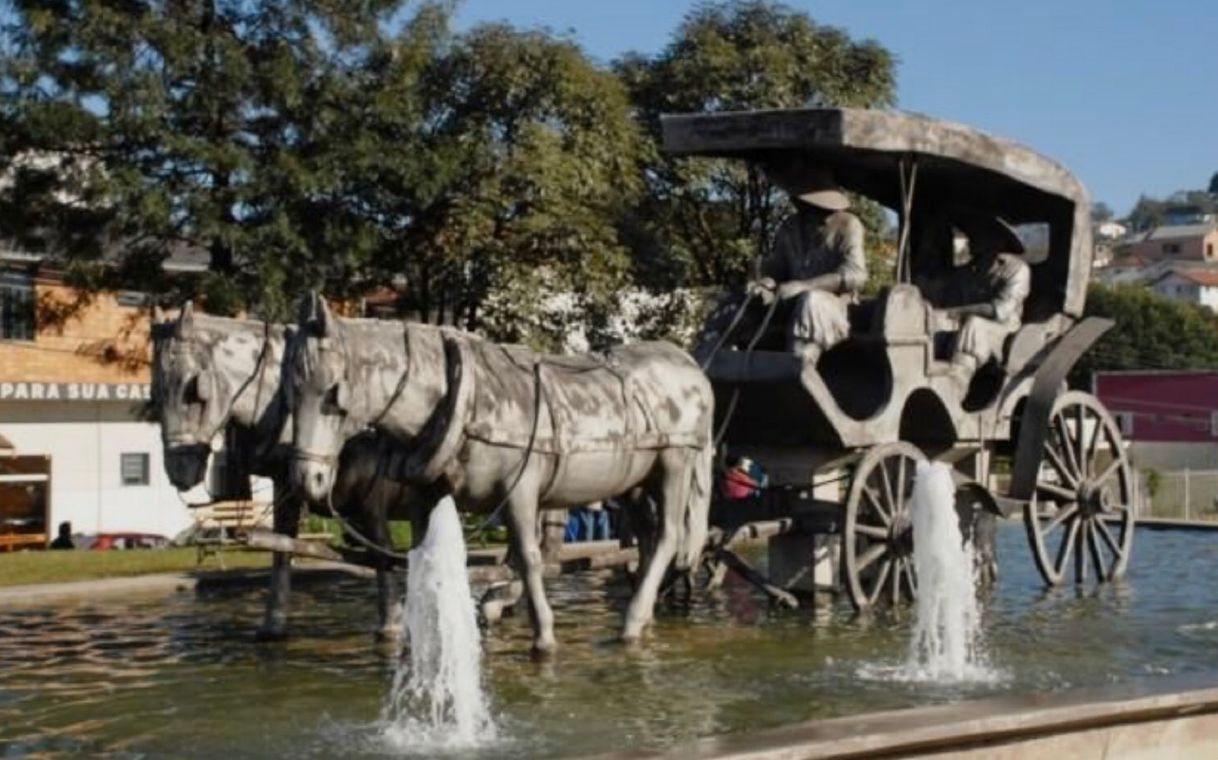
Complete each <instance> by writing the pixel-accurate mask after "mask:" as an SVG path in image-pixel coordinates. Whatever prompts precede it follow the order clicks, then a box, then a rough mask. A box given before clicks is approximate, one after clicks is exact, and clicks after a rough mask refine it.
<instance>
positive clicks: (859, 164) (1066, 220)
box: [662, 108, 1091, 316]
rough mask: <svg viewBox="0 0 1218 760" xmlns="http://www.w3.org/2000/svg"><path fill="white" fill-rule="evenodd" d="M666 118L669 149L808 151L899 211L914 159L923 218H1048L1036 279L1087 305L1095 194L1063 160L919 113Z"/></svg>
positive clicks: (1071, 302)
mask: <svg viewBox="0 0 1218 760" xmlns="http://www.w3.org/2000/svg"><path fill="white" fill-rule="evenodd" d="M662 124H663V139H664V149H665V150H666V151H667V152H669V153H672V154H675V155H704V156H720V157H727V158H742V159H746V160H750V161H758V162H761V163H763V164H764V163H768V162H774V161H789V160H790V159H791V158H793V157H794V156H801V157H803V158H806V159H807V160H808V162H809V163H812V164H816V165H819V166H827V167H829V168H831V169H832V170H833V172H834V175H835V176H836V179H837V181H838V183H839V184H841V186H842V187H843V188H845V189H847V190H850V191H853V192H856V193H859V194H860V195H863V196H866V197H868V198H871V199H873V200H875V201H878V202H880V203H882V204H884V205H885V206H888V207H889V208H893V209H900V208H901V206H902V203H901V199H902V190H901V188H902V180H901V174H902V169H903V168H904V171H905V172H906V176H907V177H908V176H909V173H910V172H911V169H912V167H913V166H914V165H915V164H916V166H917V177H916V181H915V185H914V194H913V195H914V216H915V218H916V217H918V216H919V215H921V214H923V213H926V212H929V213H944V214H949V215H950V214H956V213H960V214H986V215H994V216H1000V217H1002V218H1004V219H1006V220H1007V221H1009V222H1011V223H1014V224H1021V223H1034V222H1035V223H1048V224H1049V225H1050V234H1051V240H1050V248H1049V258H1048V259H1047V260H1046V261H1044V262H1043V263H1042V264H1040V265H1038V266H1037V267H1036V269H1037V270H1040V271H1039V272H1037V274H1038V275H1039V276H1037V277H1036V278H1035V279H1036V280H1037V281H1039V282H1038V283H1037V285H1039V286H1040V287H1041V288H1042V289H1052V290H1055V291H1057V295H1058V298H1055V299H1054V300H1057V301H1058V303H1059V308H1061V309H1062V310H1063V311H1065V312H1066V313H1068V314H1072V315H1075V316H1079V315H1081V313H1082V309H1083V304H1084V299H1085V297H1086V287H1087V278H1088V276H1089V274H1090V270H1091V230H1090V221H1089V220H1090V205H1089V202H1088V199H1087V192H1086V190H1085V189H1084V188H1083V185H1082V183H1080V182H1079V181H1078V179H1077V178H1075V176H1074V175H1073V174H1071V173H1070V172H1069V171H1068V170H1066V169H1065V168H1064V167H1063V166H1062V165H1061V164H1058V163H1057V162H1056V161H1052V160H1050V159H1048V158H1046V157H1045V156H1042V155H1040V154H1039V153H1036V152H1035V151H1033V150H1031V149H1029V148H1027V147H1025V146H1023V145H1020V144H1018V143H1014V142H1011V141H1009V140H1004V139H1002V138H998V137H994V136H992V135H988V134H986V133H985V132H982V131H980V130H976V129H973V128H971V127H966V126H964V125H961V124H955V123H952V122H946V121H939V120H937V119H932V118H929V117H926V116H922V115H920V114H913V113H906V112H902V111H881V110H869V109H855V108H804V109H783V110H767V111H740V112H725V113H711V114H682V115H669V116H664V117H663V121H662ZM1034 287H1036V285H1034ZM1058 299H1060V300H1058Z"/></svg>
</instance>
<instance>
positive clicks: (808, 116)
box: [663, 108, 1133, 607]
mask: <svg viewBox="0 0 1218 760" xmlns="http://www.w3.org/2000/svg"><path fill="white" fill-rule="evenodd" d="M663 137H664V147H665V149H666V150H667V151H668V152H670V153H673V154H676V155H700V156H713V157H720V158H734V159H740V160H744V161H750V162H758V163H760V164H762V165H766V164H770V163H774V162H783V163H787V164H791V163H793V162H794V161H795V160H798V161H800V162H802V163H803V164H805V165H809V166H818V167H827V168H829V169H830V170H832V172H833V174H834V176H835V178H836V180H837V182H838V184H839V185H841V187H842V188H843V189H845V190H848V191H851V192H853V193H856V194H858V195H861V196H864V197H866V198H869V199H871V200H874V201H877V202H878V203H880V204H882V205H884V206H886V207H887V208H889V209H891V210H893V211H895V212H896V213H897V215H898V217H899V218H900V222H901V229H900V237H899V243H898V250H897V257H896V262H895V269H896V277H895V278H894V280H895V282H894V284H893V285H891V286H890V287H887V288H885V289H884V290H883V291H882V292H881V293H880V294H879V295H878V296H876V297H875V298H872V299H864V300H862V301H860V302H859V303H856V304H853V305H852V306H851V307H850V321H851V334H850V337H849V338H848V339H847V340H845V341H844V342H842V343H840V344H838V345H836V346H834V347H833V348H832V349H830V350H829V351H827V352H825V353H824V354H823V355H822V356H821V357H820V358H819V361H817V362H816V363H815V364H811V363H805V362H804V361H803V360H802V359H801V358H800V357H799V356H796V355H794V354H792V353H789V352H787V351H785V350H782V346H781V344H780V343H779V344H778V345H775V344H773V343H770V344H767V343H766V342H765V340H760V341H758V340H755V341H752V342H751V343H750V345H752V346H754V348H753V349H751V350H721V351H718V352H716V353H715V354H714V356H712V357H710V359H709V363H708V365H707V367H706V372H707V375H708V376H709V378H710V379H711V381H712V384H713V386H714V388H715V392H716V406H717V412H716V415H717V418H718V419H717V421H716V429H717V430H719V431H721V435H722V441H723V443H724V445H725V446H726V449H727V450H729V451H731V452H733V453H736V454H746V455H747V456H748V457H749V458H750V459H753V460H754V461H757V462H759V463H760V464H761V465H762V466H763V467H764V468H765V470H766V471H767V473H768V476H769V488H768V494H767V508H768V513H769V515H770V516H774V515H786V516H794V517H796V518H799V517H801V516H804V517H806V518H807V519H808V520H809V521H810V522H811V524H812V529H815V530H826V529H828V530H832V531H837V532H840V533H843V534H846V535H845V536H844V541H843V543H844V547H843V552H842V554H843V557H844V559H843V563H844V566H843V576H844V578H843V585H845V586H847V588H848V589H849V590H850V592H851V598H852V600H853V601H855V603H856V604H857V605H858V606H860V607H864V606H869V604H871V603H874V602H875V601H876V599H878V598H880V597H887V596H888V594H887V592H888V590H889V589H888V586H892V592H893V595H894V597H899V596H900V595H901V594H908V595H912V594H913V591H914V589H913V586H914V583H913V579H912V577H911V578H910V579H909V580H908V582H907V585H908V586H909V588H908V589H905V588H904V587H903V586H902V584H903V583H906V582H905V581H900V580H897V581H893V580H891V578H896V577H897V576H896V572H897V570H896V569H890V572H889V573H887V574H886V575H885V576H884V578H882V579H880V585H882V586H884V587H885V588H884V589H883V590H882V591H883V593H881V594H880V596H879V597H877V596H876V593H875V592H876V589H874V588H871V587H870V586H869V585H868V582H867V581H868V580H871V581H873V582H874V581H875V580H876V578H874V577H872V578H870V579H868V578H866V577H862V578H860V577H858V576H859V575H860V574H862V575H866V573H865V572H861V571H860V570H859V568H858V567H857V558H858V557H859V556H860V555H862V556H865V557H870V558H872V560H873V562H874V560H875V556H876V554H875V553H876V551H878V549H875V548H873V547H876V546H877V542H879V541H881V538H880V537H879V531H878V530H876V531H874V532H875V534H876V535H873V536H861V535H852V531H855V530H856V529H857V526H858V525H864V526H867V525H873V523H874V525H873V527H879V526H880V524H881V523H883V522H884V521H883V520H881V519H880V517H881V516H880V515H878V514H875V515H872V517H873V518H875V519H874V520H873V521H872V523H869V522H867V521H868V519H871V518H868V516H867V515H866V514H865V513H866V512H867V511H868V504H867V502H869V501H873V500H874V499H872V498H871V497H870V496H869V495H868V493H867V491H868V490H869V489H870V488H871V487H870V486H867V485H866V483H865V482H863V483H862V484H861V485H860V484H859V482H860V479H862V480H863V481H866V479H867V478H868V477H871V476H875V477H882V478H884V479H886V480H892V479H899V480H900V481H901V484H899V485H897V486H895V487H894V488H892V489H890V490H893V491H894V492H895V493H893V494H892V498H893V500H894V501H901V502H902V503H901V504H899V505H898V504H896V503H893V504H889V505H887V508H888V509H889V511H899V510H900V509H902V508H905V504H904V496H905V493H906V492H907V490H908V488H909V485H910V483H909V481H911V480H912V466H911V463H912V461H916V460H919V459H922V458H932V459H939V460H943V461H947V462H949V463H951V464H952V465H953V466H954V469H955V474H956V477H957V481H958V483H959V484H960V486H961V491H960V495H958V500H957V501H958V504H957V508H958V510H959V511H960V512H961V515H962V527H964V529H965V530H966V532H967V531H969V530H971V527H972V525H973V523H974V522H975V520H976V519H977V518H978V516H979V515H982V514H985V513H993V514H1004V515H1005V514H1010V513H1012V512H1014V511H1016V510H1020V509H1022V510H1023V511H1024V516H1025V521H1026V522H1027V524H1028V532H1029V539H1030V541H1031V542H1032V546H1033V550H1034V556H1035V557H1036V559H1037V564H1038V567H1040V569H1041V571H1042V574H1044V576H1045V578H1046V580H1047V581H1049V582H1051V583H1057V582H1060V581H1061V580H1062V579H1063V578H1064V577H1066V575H1067V574H1068V573H1067V572H1066V570H1068V569H1069V568H1068V567H1066V565H1068V564H1069V562H1070V560H1071V559H1073V561H1074V563H1075V570H1076V573H1075V576H1076V577H1084V576H1085V573H1086V571H1087V570H1088V569H1090V570H1091V571H1092V572H1093V573H1094V574H1095V576H1096V577H1098V578H1101V579H1110V578H1113V577H1116V576H1117V575H1120V574H1121V572H1123V570H1124V567H1125V563H1126V561H1127V559H1128V554H1129V548H1130V540H1131V539H1132V512H1133V504H1132V500H1133V494H1132V493H1131V473H1130V469H1129V464H1128V460H1127V459H1126V458H1125V454H1124V447H1123V443H1122V442H1121V440H1120V432H1119V429H1118V428H1117V427H1116V425H1115V423H1114V422H1113V420H1112V419H1111V417H1110V416H1109V415H1108V414H1107V412H1106V411H1105V410H1104V409H1103V407H1102V405H1100V404H1099V402H1098V401H1097V400H1095V399H1094V398H1092V397H1091V396H1089V395H1087V394H1080V393H1079V392H1070V393H1065V392H1064V387H1065V379H1066V375H1067V373H1068V372H1069V370H1070V369H1071V368H1072V367H1073V365H1074V363H1075V362H1076V361H1077V360H1078V358H1079V357H1080V356H1081V355H1082V354H1083V353H1084V352H1085V351H1086V349H1087V348H1088V347H1089V346H1090V345H1091V344H1092V343H1093V342H1094V341H1095V340H1096V339H1097V338H1098V337H1099V336H1100V335H1102V334H1103V332H1104V331H1105V330H1106V329H1107V328H1108V327H1109V326H1110V324H1109V323H1107V322H1105V321H1103V320H1098V319H1095V318H1084V316H1083V308H1084V304H1085V298H1086V289H1087V283H1088V279H1089V275H1090V269H1091V254H1092V246H1091V228H1090V205H1089V201H1088V198H1087V194H1086V191H1085V190H1084V188H1083V186H1082V185H1081V183H1079V181H1078V180H1077V179H1076V178H1075V177H1074V176H1073V175H1072V174H1071V173H1070V172H1068V171H1067V170H1066V169H1064V168H1063V167H1062V166H1060V165H1059V164H1057V163H1056V162H1053V161H1051V160H1049V159H1047V158H1045V157H1043V156H1041V155H1039V154H1037V153H1035V152H1033V151H1032V150H1030V149H1028V148H1026V147H1024V146H1022V145H1018V144H1016V143H1013V142H1009V141H1006V140H1002V139H999V138H995V137H993V136H990V135H987V134H985V133H983V132H980V131H978V130H975V129H971V128H969V127H966V126H962V125H959V124H954V123H950V122H943V121H938V120H934V119H930V118H928V117H925V116H920V115H915V114H909V113H903V112H897V111H875V110H865V109H829V108H814V109H793V110H769V111H754V112H738V113H716V114H696V115H678V116H668V117H665V118H664V120H663ZM977 215H988V216H993V217H1000V218H1002V219H1004V220H1006V221H1007V222H1009V223H1011V224H1013V225H1022V226H1024V229H1031V230H1033V231H1035V232H1038V233H1040V235H1039V237H1040V242H1041V243H1042V246H1040V247H1041V248H1042V250H1039V251H1030V253H1029V256H1028V257H1027V259H1026V260H1027V261H1028V263H1029V265H1030V273H1031V285H1030V293H1029V295H1028V297H1027V299H1026V301H1025V302H1024V307H1023V313H1022V320H1021V326H1020V327H1019V328H1018V330H1016V331H1014V332H1013V333H1011V334H1010V335H1008V336H1007V337H1006V340H1005V342H1004V344H1003V346H1002V349H1001V351H1000V352H998V353H999V355H998V356H997V357H996V358H995V359H993V360H991V361H990V363H988V364H986V365H983V366H982V367H980V368H979V370H978V372H977V373H976V375H975V376H974V377H973V379H972V382H971V383H970V384H969V386H968V388H967V391H963V390H962V389H961V388H960V386H959V385H958V384H954V383H952V382H951V379H950V377H949V376H948V373H949V367H950V353H951V349H952V341H953V339H954V337H955V336H956V335H957V334H958V332H959V328H960V325H959V323H958V322H957V321H956V319H955V317H953V316H951V315H950V314H949V313H948V312H946V311H945V310H944V309H942V308H938V307H936V305H934V304H933V303H932V302H931V301H929V300H928V299H927V298H926V297H924V296H923V294H922V292H921V290H920V289H919V287H917V286H916V285H915V284H913V283H914V282H916V281H918V280H919V279H920V275H923V274H925V273H929V272H934V271H946V272H950V271H951V270H952V267H953V266H954V265H955V262H953V261H952V260H951V259H952V250H951V248H950V246H946V247H945V246H941V245H936V242H937V241H941V240H942V235H941V234H939V233H940V231H941V229H942V228H943V226H944V225H951V224H954V223H955V220H956V219H958V218H963V217H967V216H974V217H975V216H977ZM758 337H763V336H758ZM995 456H998V457H1001V458H1004V459H1007V460H1008V461H1009V464H1010V467H1011V473H1010V477H1009V478H1004V479H1003V482H1002V483H1001V484H1000V485H999V484H998V483H997V481H996V479H994V478H992V477H991V470H992V466H993V463H994V459H995ZM1083 460H1087V461H1085V462H1084V461H1083ZM1113 463H1115V464H1113ZM1110 467H1115V468H1116V469H1115V470H1110ZM877 468H878V469H877ZM887 468H892V471H891V472H888V469H887ZM1093 470H1094V472H1092V471H1093ZM839 473H845V476H844V477H843V476H841V475H839ZM1114 473H1115V475H1114ZM1101 474H1103V475H1104V480H1103V481H1102V482H1101V481H1099V480H1098V479H1099V477H1100V475H1101ZM818 481H820V482H828V483H836V484H837V486H836V488H832V489H828V490H826V489H823V488H818V487H817V484H818ZM877 483H878V481H877ZM875 487H876V489H878V490H879V491H880V492H882V491H883V489H882V488H880V487H879V485H876V486H875ZM877 509H880V510H881V511H882V510H883V509H884V507H883V506H881V507H877ZM716 514H718V515H719V516H720V518H721V519H722V520H724V521H726V522H728V523H738V522H740V520H741V519H744V518H742V517H741V516H740V515H739V514H738V513H733V510H732V509H730V505H726V506H725V505H721V508H719V509H717V510H716ZM1058 516H1063V517H1062V518H1061V519H1060V520H1058V521H1057V522H1056V523H1054V522H1053V520H1054V518H1056V517H1058ZM888 518H889V519H888V521H887V524H885V525H883V526H882V527H884V528H885V529H886V530H888V532H889V533H890V534H892V535H890V536H889V538H888V539H886V540H887V542H888V544H889V545H890V549H892V550H893V552H896V549H897V548H898V545H899V546H908V540H907V538H908V536H898V535H896V533H897V532H898V528H900V529H902V530H907V529H908V526H907V525H904V524H902V525H899V526H894V525H893V523H898V522H901V521H898V520H895V519H892V518H893V515H888ZM1097 523H1099V524H1098V526H1097ZM1046 526H1051V527H1050V529H1049V530H1048V531H1047V532H1046V531H1045V530H1044V528H1045V527H1046ZM1114 526H1115V529H1113V530H1110V528H1113V527H1114ZM1053 531H1059V532H1061V536H1060V538H1058V537H1055V535H1053ZM1055 543H1056V544H1057V548H1056V551H1054V544H1055ZM1067 545H1068V546H1069V547H1070V549H1071V551H1069V552H1063V547H1064V546H1067ZM1074 549H1077V551H1074ZM869 551H870V552H871V553H870V554H868V552H869ZM889 559H890V560H892V561H894V562H898V564H899V558H896V557H895V554H893V556H891V557H889ZM852 562H853V563H854V564H855V565H856V566H855V567H853V568H852V567H850V566H849V565H850V564H851V563H852ZM881 566H882V565H881ZM876 572H877V571H875V570H873V571H872V574H873V575H874V574H875V573H876ZM852 575H853V576H855V577H853V578H852V577H851V576H852ZM873 585H874V584H873Z"/></svg>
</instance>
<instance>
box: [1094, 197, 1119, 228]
mask: <svg viewBox="0 0 1218 760" xmlns="http://www.w3.org/2000/svg"><path fill="white" fill-rule="evenodd" d="M1113 216H1114V214H1113V213H1112V207H1111V206H1109V205H1108V204H1107V203H1104V202H1103V201H1096V202H1095V203H1092V204H1091V221H1093V222H1096V223H1100V222H1107V221H1109V220H1110V219H1112V217H1113Z"/></svg>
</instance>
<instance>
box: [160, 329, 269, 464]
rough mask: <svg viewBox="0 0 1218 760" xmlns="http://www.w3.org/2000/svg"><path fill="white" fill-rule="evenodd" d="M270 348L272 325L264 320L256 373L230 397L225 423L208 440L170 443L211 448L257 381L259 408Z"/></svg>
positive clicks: (184, 437)
mask: <svg viewBox="0 0 1218 760" xmlns="http://www.w3.org/2000/svg"><path fill="white" fill-rule="evenodd" d="M270 348H271V323H270V322H267V321H266V320H263V321H262V348H261V349H260V350H259V351H258V359H257V361H256V362H255V364H254V371H253V372H251V373H250V374H249V377H247V378H245V380H243V381H242V382H241V385H239V386H237V392H236V393H234V394H233V395H232V397H230V398H229V399H228V404H227V405H226V408H225V410H224V414H223V415H222V416H221V419H222V420H223V422H221V423H219V424H218V425H216V427H215V428H214V429H213V430H212V431H211V433H210V434H209V435H208V436H207V437H206V438H199V437H188V436H181V437H175V438H170V439H169V443H170V444H171V445H174V446H189V445H198V446H210V445H211V441H212V439H213V438H215V437H216V435H217V434H218V433H219V432H220V431H221V430H222V429H223V428H224V427H225V426H227V425H228V421H229V418H230V417H231V416H232V413H233V407H235V406H236V405H237V400H238V399H239V398H241V394H242V393H245V390H246V389H247V388H249V386H250V383H252V382H254V381H255V380H257V381H258V389H257V393H258V395H257V396H256V397H255V399H254V406H255V407H257V405H258V402H259V401H261V400H262V379H263V378H264V377H265V376H266V357H267V355H268V353H269V352H270Z"/></svg>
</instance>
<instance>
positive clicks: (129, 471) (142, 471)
mask: <svg viewBox="0 0 1218 760" xmlns="http://www.w3.org/2000/svg"><path fill="white" fill-rule="evenodd" d="M120 469H121V470H122V477H123V485H125V486H146V485H148V455H147V454H143V453H140V454H123V455H122V461H121V463H120Z"/></svg>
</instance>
